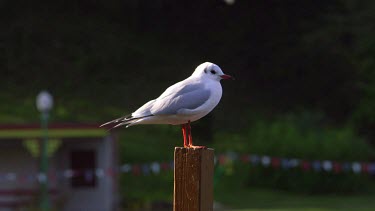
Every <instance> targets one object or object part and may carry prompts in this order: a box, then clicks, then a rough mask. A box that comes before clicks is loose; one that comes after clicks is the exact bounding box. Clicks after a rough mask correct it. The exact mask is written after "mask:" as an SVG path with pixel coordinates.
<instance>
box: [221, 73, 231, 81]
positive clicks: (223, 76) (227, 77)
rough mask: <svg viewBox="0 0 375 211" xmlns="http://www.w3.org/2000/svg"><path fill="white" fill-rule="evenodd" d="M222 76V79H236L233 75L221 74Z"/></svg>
mask: <svg viewBox="0 0 375 211" xmlns="http://www.w3.org/2000/svg"><path fill="white" fill-rule="evenodd" d="M220 77H221V79H224V80H227V79H232V80H234V78H233V77H232V76H230V75H225V74H224V75H221V76H220Z"/></svg>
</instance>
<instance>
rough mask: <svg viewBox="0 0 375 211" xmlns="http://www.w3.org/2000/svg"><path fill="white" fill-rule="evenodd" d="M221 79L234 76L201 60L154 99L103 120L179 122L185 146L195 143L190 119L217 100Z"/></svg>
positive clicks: (207, 110)
mask: <svg viewBox="0 0 375 211" xmlns="http://www.w3.org/2000/svg"><path fill="white" fill-rule="evenodd" d="M221 79H233V77H232V76H230V75H226V74H224V73H223V71H222V70H221V69H220V67H219V66H217V65H216V64H213V63H211V62H205V63H203V64H200V65H199V66H198V67H197V68H196V69H195V71H194V72H193V74H192V75H191V76H190V77H188V78H187V79H185V80H183V81H180V82H178V83H176V84H174V85H172V86H170V87H169V88H168V89H166V90H165V91H164V92H163V94H161V95H160V96H159V97H158V98H156V99H154V100H150V101H149V102H147V103H146V104H144V105H143V106H142V107H140V108H139V109H137V110H136V111H134V112H133V113H131V114H130V115H127V116H124V117H121V118H118V119H115V120H112V121H110V122H107V123H104V124H102V125H101V126H100V127H103V126H105V125H109V124H111V125H112V124H114V125H115V126H114V127H113V128H116V127H119V126H122V125H126V127H129V126H133V125H139V124H171V125H181V126H182V135H183V138H184V147H187V148H202V147H203V148H205V147H204V146H194V145H193V139H192V135H191V127H190V122H194V121H197V120H198V119H200V118H202V117H204V116H206V115H207V114H208V113H210V112H211V111H212V110H213V109H214V108H215V107H216V106H217V104H218V103H219V101H220V99H221V95H222V92H223V90H222V88H221V84H220V80H221Z"/></svg>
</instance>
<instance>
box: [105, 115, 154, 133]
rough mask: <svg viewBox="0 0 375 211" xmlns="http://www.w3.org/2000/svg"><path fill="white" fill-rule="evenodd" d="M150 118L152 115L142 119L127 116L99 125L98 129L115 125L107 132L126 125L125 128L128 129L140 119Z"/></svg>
mask: <svg viewBox="0 0 375 211" xmlns="http://www.w3.org/2000/svg"><path fill="white" fill-rule="evenodd" d="M150 116H153V115H147V116H142V117H133V116H132V115H128V116H124V117H120V118H118V119H114V120H112V121H109V122H106V123H104V124H102V125H100V127H103V126H106V125H114V124H115V126H113V127H112V128H110V129H109V130H112V129H114V128H118V127H120V126H123V125H126V127H127V128H128V127H130V126H132V125H133V124H135V123H136V122H138V121H140V120H141V119H143V118H146V117H150Z"/></svg>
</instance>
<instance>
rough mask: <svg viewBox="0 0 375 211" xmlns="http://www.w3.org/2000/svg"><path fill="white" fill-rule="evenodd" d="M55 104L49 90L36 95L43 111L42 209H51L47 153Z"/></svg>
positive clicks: (40, 178) (45, 210)
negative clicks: (50, 114)
mask: <svg viewBox="0 0 375 211" xmlns="http://www.w3.org/2000/svg"><path fill="white" fill-rule="evenodd" d="M52 106H53V98H52V95H51V94H50V93H48V92H47V91H41V92H40V93H39V94H38V96H37V97H36V107H37V109H38V110H39V112H40V113H41V128H42V130H43V134H44V135H43V141H42V147H41V148H42V149H41V160H40V170H41V173H40V174H39V182H40V185H41V192H42V193H41V194H42V195H41V202H40V208H41V210H42V211H47V210H49V207H50V206H49V197H48V176H47V173H48V155H47V144H48V118H49V111H50V110H51V109H52Z"/></svg>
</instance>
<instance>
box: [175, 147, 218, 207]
mask: <svg viewBox="0 0 375 211" xmlns="http://www.w3.org/2000/svg"><path fill="white" fill-rule="evenodd" d="M213 175H214V150H213V149H209V148H208V149H201V148H196V149H194V148H184V147H176V148H175V151H174V194H173V211H212V210H213V201H214V197H213Z"/></svg>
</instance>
